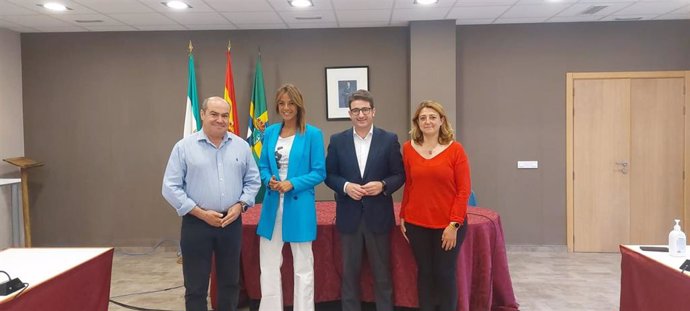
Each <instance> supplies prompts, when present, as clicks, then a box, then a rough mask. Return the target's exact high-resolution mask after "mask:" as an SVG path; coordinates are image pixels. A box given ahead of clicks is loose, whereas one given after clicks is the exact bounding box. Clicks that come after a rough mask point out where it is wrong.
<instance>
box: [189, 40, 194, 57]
mask: <svg viewBox="0 0 690 311" xmlns="http://www.w3.org/2000/svg"><path fill="white" fill-rule="evenodd" d="M193 49H194V46H192V40H189V54H192V50H193Z"/></svg>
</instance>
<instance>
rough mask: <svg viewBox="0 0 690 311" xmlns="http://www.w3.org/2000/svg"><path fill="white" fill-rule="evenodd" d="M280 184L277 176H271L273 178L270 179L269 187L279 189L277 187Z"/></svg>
mask: <svg viewBox="0 0 690 311" xmlns="http://www.w3.org/2000/svg"><path fill="white" fill-rule="evenodd" d="M277 186H278V181H277V180H276V177H275V176H271V180H269V181H268V188H270V189H271V190H278V189H276V187H277Z"/></svg>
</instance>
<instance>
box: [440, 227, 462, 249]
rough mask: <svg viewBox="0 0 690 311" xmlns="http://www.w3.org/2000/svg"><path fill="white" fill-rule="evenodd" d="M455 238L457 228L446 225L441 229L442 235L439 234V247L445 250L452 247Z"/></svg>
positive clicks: (456, 236)
mask: <svg viewBox="0 0 690 311" xmlns="http://www.w3.org/2000/svg"><path fill="white" fill-rule="evenodd" d="M457 239H458V228H455V227H453V226H447V227H446V228H445V229H443V235H442V236H441V248H442V249H443V250H445V251H449V250H451V249H453V247H455V243H456V242H457Z"/></svg>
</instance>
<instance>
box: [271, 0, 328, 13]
mask: <svg viewBox="0 0 690 311" xmlns="http://www.w3.org/2000/svg"><path fill="white" fill-rule="evenodd" d="M268 2H269V4H270V5H271V7H273V9H275V10H276V11H322V10H332V9H333V7H331V2H330V0H312V3H313V4H314V5H313V6H310V7H308V8H295V7H292V6H290V3H288V1H287V0H268Z"/></svg>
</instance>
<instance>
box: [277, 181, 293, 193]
mask: <svg viewBox="0 0 690 311" xmlns="http://www.w3.org/2000/svg"><path fill="white" fill-rule="evenodd" d="M292 188H293V187H292V183H291V182H290V181H289V180H283V181H279V182H278V183H277V184H276V187H275V190H277V191H278V192H280V193H285V192H288V191H290V190H292Z"/></svg>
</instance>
